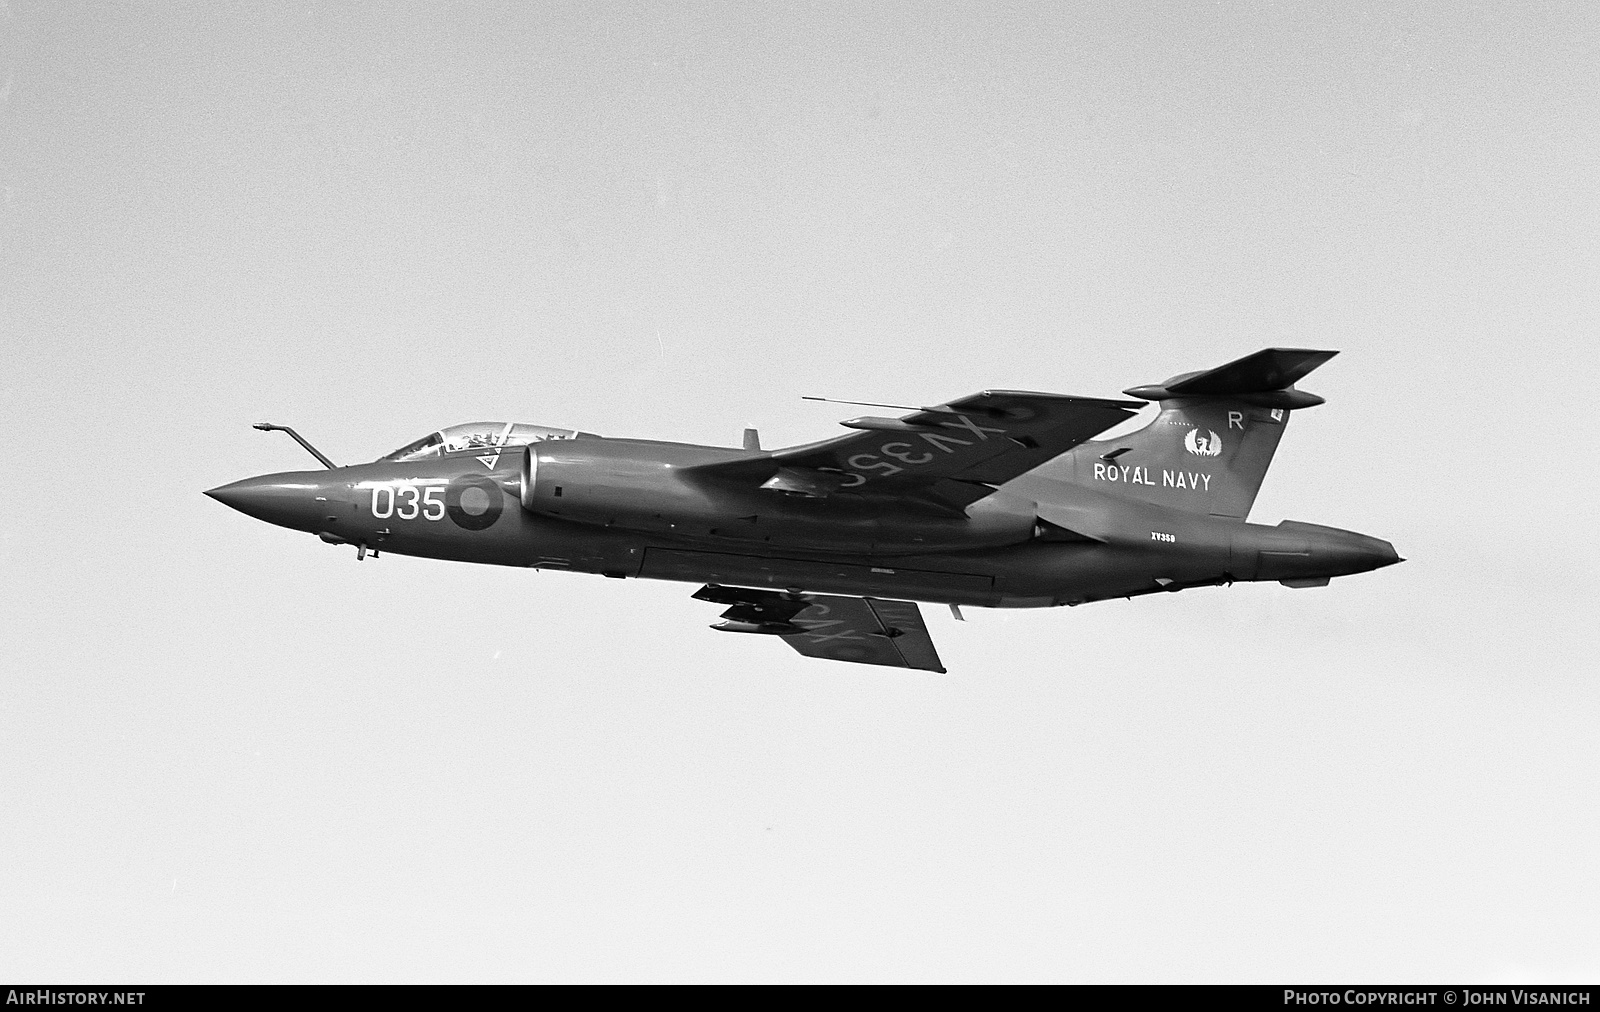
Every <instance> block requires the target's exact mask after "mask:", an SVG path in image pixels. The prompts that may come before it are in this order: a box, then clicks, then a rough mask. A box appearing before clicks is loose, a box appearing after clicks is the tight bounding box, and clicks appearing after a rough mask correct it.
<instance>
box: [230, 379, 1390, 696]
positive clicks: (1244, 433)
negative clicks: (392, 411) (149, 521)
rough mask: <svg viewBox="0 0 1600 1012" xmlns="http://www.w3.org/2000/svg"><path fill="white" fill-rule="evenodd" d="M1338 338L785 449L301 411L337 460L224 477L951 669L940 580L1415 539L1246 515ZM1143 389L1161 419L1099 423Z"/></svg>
mask: <svg viewBox="0 0 1600 1012" xmlns="http://www.w3.org/2000/svg"><path fill="white" fill-rule="evenodd" d="M1334 354H1335V352H1331V351H1309V350H1302V349H1294V348H1267V349H1265V350H1262V351H1258V352H1256V353H1255V354H1253V355H1248V356H1246V357H1244V358H1241V359H1238V360H1237V361H1234V362H1230V363H1228V364H1227V365H1224V366H1219V367H1218V368H1215V369H1211V370H1209V371H1206V372H1195V373H1185V374H1183V375H1180V376H1175V377H1173V378H1172V379H1170V380H1167V381H1166V382H1165V383H1163V384H1160V385H1157V386H1141V387H1133V388H1131V389H1129V390H1127V391H1125V393H1127V394H1128V395H1129V396H1131V397H1137V398H1139V400H1132V401H1129V400H1104V399H1100V398H1093V397H1066V396H1062V395H1060V394H1045V393H1028V392H1024V391H1016V390H986V391H984V392H982V393H978V394H973V395H971V396H969V397H962V398H959V399H957V400H953V401H949V402H947V403H944V404H939V405H937V406H934V407H925V408H921V409H917V410H914V411H912V412H911V413H910V414H907V415H904V416H902V417H899V418H877V417H865V418H853V419H851V420H849V421H847V422H844V423H843V425H844V426H845V427H846V428H847V429H849V430H850V432H849V433H847V434H845V435H842V436H839V437H837V438H834V439H827V440H823V441H822V442H818V443H808V444H806V445H804V446H793V447H789V448H787V449H782V450H770V451H769V450H763V449H761V448H760V444H759V440H758V439H757V438H756V435H755V433H754V432H753V431H747V432H746V434H745V440H744V444H745V445H744V447H743V448H742V449H728V448H723V447H716V446H695V445H690V444H686V443H667V442H657V441H654V440H645V439H613V438H609V437H602V436H596V435H593V434H591V433H587V432H576V431H572V430H568V429H552V428H546V427H543V426H538V425H524V424H521V423H515V422H494V423H476V424H467V425H456V426H452V427H450V428H447V429H442V430H440V431H438V432H435V433H432V434H431V435H428V436H425V437H423V438H422V439H419V440H417V441H416V442H414V443H409V444H407V445H406V446H404V447H401V448H400V449H398V450H396V451H395V452H393V453H390V454H388V455H386V456H384V457H381V458H379V459H378V460H375V461H373V462H372V463H370V464H356V465H352V466H349V467H336V466H334V464H333V462H332V461H330V460H328V459H327V458H326V457H324V456H323V455H322V454H321V453H318V452H317V451H316V450H315V449H314V448H313V447H312V446H311V445H310V444H309V443H306V442H305V440H303V439H301V438H300V436H299V434H298V433H296V432H294V430H292V429H284V431H287V432H288V433H289V434H290V435H292V436H294V438H295V439H296V440H298V441H299V442H300V443H301V444H302V445H304V446H305V447H306V449H308V450H310V451H311V452H312V453H313V454H315V455H316V457H317V459H318V460H319V461H321V462H322V463H323V464H324V465H325V468H326V469H325V470H320V471H292V472H287V473H282V474H269V475H263V476H261V477H259V478H248V479H246V480H244V481H238V482H234V483H233V484H231V485H224V486H222V487H221V488H214V489H212V490H211V491H210V492H208V493H206V494H207V495H209V496H211V497H212V498H214V499H218V500H220V501H222V502H224V503H226V504H227V505H229V506H232V507H233V508H235V509H237V510H240V511H241V512H243V513H247V514H249V515H250V516H253V517H257V518H259V519H261V520H266V521H268V522H269V523H274V524H279V525H281V526H283V527H289V528H292V529H294V530H300V531H306V532H309V533H312V534H316V535H318V536H319V537H321V538H322V540H324V541H327V542H330V543H332V544H349V545H355V546H357V554H358V557H363V558H364V557H365V556H366V554H367V553H368V552H371V553H373V554H374V555H376V554H377V553H378V552H379V551H380V550H381V551H386V552H398V553H401V554H405V555H421V556H426V557H429V558H437V559H454V560H458V561H463V562H485V563H494V564H497V565H505V566H527V567H533V568H539V569H567V570H573V571H576V572H583V573H599V574H601V575H604V576H612V577H644V578H649V579H658V580H684V581H689V582H692V583H702V584H704V585H705V586H703V587H702V588H701V589H700V590H699V591H698V592H697V593H696V594H695V595H694V596H695V597H696V598H698V599H700V600H703V601H711V602H714V603H716V604H720V605H725V606H726V608H727V610H726V611H724V612H723V613H722V621H721V622H719V623H718V624H716V625H714V626H713V627H712V628H714V629H719V630H723V631H726V632H744V633H760V634H768V635H773V636H778V637H781V638H782V639H783V640H784V641H785V642H787V643H788V644H789V645H790V646H792V647H794V648H795V649H796V650H798V651H800V652H801V653H802V654H806V655H807V656H811V657H826V658H831V659H833V660H841V661H857V662H861V663H865V664H886V665H892V666H896V667H904V668H920V669H923V670H928V671H943V670H944V667H943V666H942V665H941V663H940V661H939V655H938V653H937V651H936V650H935V649H934V646H933V641H932V640H931V639H930V638H929V636H928V630H927V627H926V626H925V625H924V624H923V622H922V616H921V613H920V611H919V609H918V607H917V604H916V602H918V601H929V602H937V603H942V604H948V605H950V606H951V610H952V611H953V612H955V614H956V616H957V617H960V611H959V607H960V606H961V605H964V604H965V605H977V606H985V607H1002V608H1035V607H1047V606H1051V605H1062V604H1066V605H1077V604H1083V603H1085V602H1088V601H1099V600H1104V599H1106V598H1114V597H1132V596H1134V595H1138V594H1152V593H1156V592H1158V591H1166V592H1170V591H1177V590H1183V589H1186V588H1188V587H1208V586H1215V585H1218V584H1225V583H1232V582H1234V581H1236V580H1277V581H1279V582H1281V583H1283V584H1286V585H1288V586H1290V587H1313V586H1322V585H1325V584H1327V582H1328V580H1329V578H1330V577H1334V576H1345V575H1348V574H1351V573H1363V572H1366V571H1368V570H1372V569H1377V568H1379V567H1381V566H1387V565H1391V564H1393V563H1395V562H1399V561H1400V559H1399V557H1398V556H1396V555H1395V552H1394V549H1393V547H1391V546H1390V544H1389V543H1388V542H1387V541H1380V540H1378V539H1377V538H1371V537H1367V536H1365V535H1362V534H1356V533H1353V532H1351V531H1344V530H1339V529H1338V528H1334V527H1323V526H1320V525H1317V524H1308V523H1299V522H1295V521H1285V522H1283V523H1280V524H1278V525H1276V526H1273V527H1268V526H1264V525H1260V524H1252V523H1248V522H1247V520H1246V518H1247V517H1248V515H1249V512H1250V505H1251V503H1252V502H1254V501H1255V497H1256V490H1257V489H1259V488H1260V486H1261V480H1262V478H1263V477H1264V476H1265V474H1266V471H1267V466H1268V465H1269V464H1270V463H1271V462H1272V455H1273V452H1274V451H1275V450H1276V449H1277V447H1278V440H1279V439H1281V438H1282V436H1283V430H1284V426H1286V425H1287V424H1288V421H1289V416H1290V413H1291V412H1293V411H1295V410H1298V409H1303V408H1309V407H1313V406H1315V405H1317V404H1321V403H1322V398H1320V397H1317V396H1316V395H1315V394H1309V393H1306V392H1304V391H1301V390H1297V389H1296V388H1295V383H1296V382H1298V381H1299V380H1300V379H1302V378H1303V377H1304V376H1305V375H1306V374H1307V373H1309V372H1311V370H1313V369H1315V368H1316V367H1317V366H1319V365H1321V364H1323V363H1324V362H1326V361H1327V360H1328V359H1330V358H1332V357H1333V356H1334ZM1146 401H1156V402H1158V403H1159V405H1160V413H1159V414H1157V415H1156V417H1155V420H1154V421H1152V422H1151V423H1150V424H1149V425H1148V426H1146V427H1145V428H1143V429H1140V430H1139V431H1137V432H1133V433H1130V434H1128V435H1126V436H1123V437H1120V438H1116V439H1109V440H1096V439H1094V438H1093V437H1095V436H1097V435H1099V434H1100V433H1102V432H1104V431H1106V430H1107V429H1109V428H1111V427H1112V426H1114V425H1116V424H1117V423H1119V422H1122V421H1123V420H1125V419H1127V418H1130V417H1132V416H1133V415H1134V413H1135V412H1136V410H1137V409H1138V408H1140V407H1143V406H1144V402H1146ZM257 428H261V429H282V428H283V427H282V426H276V425H269V424H267V423H262V424H261V425H258V426H257Z"/></svg>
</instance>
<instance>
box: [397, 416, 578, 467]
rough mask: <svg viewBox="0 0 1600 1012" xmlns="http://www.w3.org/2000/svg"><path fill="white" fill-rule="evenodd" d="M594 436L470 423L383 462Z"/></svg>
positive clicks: (512, 424) (433, 435)
mask: <svg viewBox="0 0 1600 1012" xmlns="http://www.w3.org/2000/svg"><path fill="white" fill-rule="evenodd" d="M587 435H590V433H587V432H579V431H577V430H576V429H552V428H550V427H548V426H545V425H528V424H526V423H524V422H466V423H464V424H462V425H452V426H450V427H449V428H448V429H440V430H439V431H438V432H430V433H428V434H427V435H426V436H423V437H422V438H421V439H418V440H416V441H415V442H411V443H407V444H406V445H404V446H402V447H400V449H398V450H396V451H394V452H393V453H386V454H384V455H383V456H381V457H379V458H378V459H379V460H426V459H428V458H430V457H437V456H440V455H441V454H445V453H453V452H455V451H456V450H477V449H483V448H499V447H506V446H526V445H527V444H529V443H538V442H542V441H543V440H546V439H576V438H577V437H579V436H587Z"/></svg>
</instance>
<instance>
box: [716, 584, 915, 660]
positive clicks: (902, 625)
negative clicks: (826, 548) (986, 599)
mask: <svg viewBox="0 0 1600 1012" xmlns="http://www.w3.org/2000/svg"><path fill="white" fill-rule="evenodd" d="M694 596H695V597H696V598H697V599H699V600H701V601H714V602H716V603H718V604H727V605H730V606H731V607H729V608H728V610H727V611H725V612H723V613H722V618H723V621H721V622H719V623H717V624H716V625H714V626H712V627H711V628H713V629H718V630H721V631H723V632H743V633H761V634H767V635H773V636H778V637H780V638H781V639H782V640H783V641H784V642H785V643H787V644H789V645H790V646H791V647H793V648H794V649H795V650H797V651H799V652H800V653H802V654H804V655H805V656H807V657H821V658H825V659H827V660H833V661H850V662H853V663H856V664H881V665H885V666H887V667H893V668H914V669H916V670H919V671H936V672H938V673H939V674H941V675H942V674H944V673H945V669H944V665H943V664H942V663H941V662H940V660H939V652H938V651H937V650H936V649H934V646H933V638H932V637H931V636H929V635H928V627H927V626H926V625H925V624H924V623H923V621H922V611H921V609H919V608H918V607H917V605H916V602H914V601H886V600H882V599H879V598H874V597H839V596H835V595H831V594H788V593H783V592H781V591H776V590H753V589H749V588H744V587H719V586H707V587H702V588H700V590H699V591H698V592H697V593H696V594H695V595H694Z"/></svg>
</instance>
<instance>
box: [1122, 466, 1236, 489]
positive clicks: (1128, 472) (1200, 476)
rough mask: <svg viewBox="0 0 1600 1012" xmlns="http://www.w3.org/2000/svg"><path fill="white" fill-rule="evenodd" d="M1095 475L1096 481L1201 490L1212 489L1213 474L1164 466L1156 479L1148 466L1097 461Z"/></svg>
mask: <svg viewBox="0 0 1600 1012" xmlns="http://www.w3.org/2000/svg"><path fill="white" fill-rule="evenodd" d="M1094 477H1095V480H1096V481H1114V482H1120V483H1122V484H1126V485H1150V486H1152V487H1156V486H1159V487H1161V488H1181V489H1198V490H1199V491H1201V492H1209V491H1211V475H1209V474H1207V473H1205V472H1204V471H1169V470H1167V469H1166V468H1162V469H1161V480H1160V481H1156V480H1155V479H1154V478H1152V477H1150V469H1149V468H1148V467H1135V466H1132V465H1129V464H1121V465H1118V464H1098V463H1097V464H1095V466H1094Z"/></svg>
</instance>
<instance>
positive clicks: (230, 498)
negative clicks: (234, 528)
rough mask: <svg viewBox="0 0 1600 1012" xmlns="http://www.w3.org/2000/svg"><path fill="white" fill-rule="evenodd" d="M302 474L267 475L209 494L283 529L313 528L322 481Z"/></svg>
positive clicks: (240, 510) (222, 486) (219, 500)
mask: <svg viewBox="0 0 1600 1012" xmlns="http://www.w3.org/2000/svg"><path fill="white" fill-rule="evenodd" d="M307 479H308V476H307V475H303V474H298V473H288V474H266V475H262V476H260V477H258V478H246V479H244V480H243V481H236V482H233V483H232V484H230V485H219V486H217V487H216V488H213V489H209V490H208V491H207V492H206V495H208V496H210V497H211V498H213V499H215V500H216V501H217V502H220V503H222V504H223V505H224V506H231V507H233V508H234V509H236V510H238V511H239V512H240V513H243V514H245V515H246V516H252V517H255V518H256V519H257V520H265V521H266V522H267V523H269V524H278V525H279V526H281V527H294V528H298V529H309V528H308V527H307V525H308V524H311V525H312V526H315V524H314V523H313V521H314V519H315V517H316V516H317V513H318V509H317V507H318V506H319V505H320V503H319V502H318V501H317V496H318V495H319V494H322V493H321V491H320V490H321V487H322V486H321V485H320V484H319V483H318V482H315V481H310V480H307Z"/></svg>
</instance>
